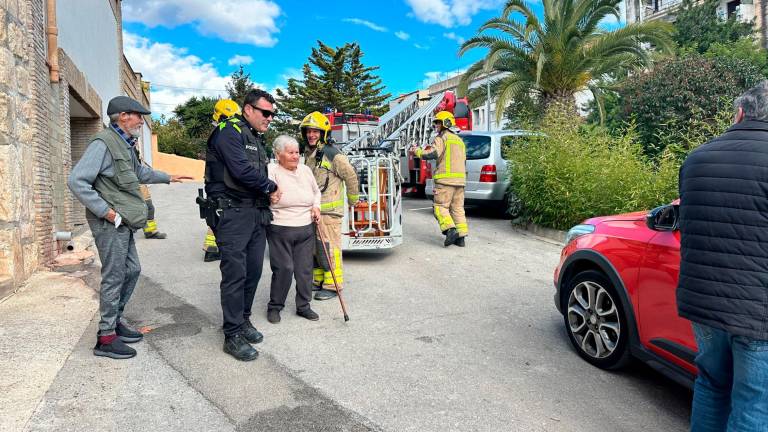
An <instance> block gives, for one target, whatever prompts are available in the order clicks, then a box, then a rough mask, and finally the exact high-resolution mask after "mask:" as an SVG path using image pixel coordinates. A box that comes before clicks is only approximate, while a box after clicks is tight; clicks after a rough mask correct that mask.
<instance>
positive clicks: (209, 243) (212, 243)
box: [203, 234, 216, 248]
mask: <svg viewBox="0 0 768 432" xmlns="http://www.w3.org/2000/svg"><path fill="white" fill-rule="evenodd" d="M203 244H204V245H205V247H206V248H208V247H216V236H214V235H213V234H206V235H205V243H203Z"/></svg>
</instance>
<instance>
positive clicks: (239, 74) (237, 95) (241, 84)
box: [226, 65, 255, 107]
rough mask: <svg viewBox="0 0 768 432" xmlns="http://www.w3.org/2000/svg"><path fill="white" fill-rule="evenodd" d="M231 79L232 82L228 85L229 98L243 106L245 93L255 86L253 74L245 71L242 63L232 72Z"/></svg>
mask: <svg viewBox="0 0 768 432" xmlns="http://www.w3.org/2000/svg"><path fill="white" fill-rule="evenodd" d="M231 80H232V81H231V83H230V84H227V86H226V88H227V93H229V98H230V99H232V100H233V101H235V102H237V104H238V105H240V106H241V107H242V106H243V100H244V99H245V94H246V93H248V92H249V91H251V90H253V89H254V88H255V86H254V85H253V81H251V74H250V73H249V72H245V70H243V66H242V65H241V66H240V68H239V69H238V70H236V71H235V72H233V73H232V76H231Z"/></svg>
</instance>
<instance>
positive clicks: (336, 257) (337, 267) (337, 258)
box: [323, 248, 344, 291]
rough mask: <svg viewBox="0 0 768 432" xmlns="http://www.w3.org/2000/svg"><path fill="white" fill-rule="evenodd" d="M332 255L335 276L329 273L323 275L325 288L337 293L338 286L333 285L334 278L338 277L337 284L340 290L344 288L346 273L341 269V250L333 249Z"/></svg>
mask: <svg viewBox="0 0 768 432" xmlns="http://www.w3.org/2000/svg"><path fill="white" fill-rule="evenodd" d="M329 252H330V251H329ZM331 253H332V254H333V274H331V272H329V271H327V272H324V273H323V288H325V289H330V290H333V291H335V290H336V285H334V283H333V277H334V276H336V283H337V284H338V285H339V288H340V289H341V288H343V287H342V284H343V283H344V271H343V270H342V268H341V250H339V249H338V248H333V249H332V252H331Z"/></svg>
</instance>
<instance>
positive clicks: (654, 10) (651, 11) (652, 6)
mask: <svg viewBox="0 0 768 432" xmlns="http://www.w3.org/2000/svg"><path fill="white" fill-rule="evenodd" d="M681 4H683V0H651V1H649V2H647V3H646V4H645V19H653V18H656V17H658V16H660V15H665V14H666V13H668V12H670V11H671V10H673V9H675V8H677V7H678V6H680V5H681Z"/></svg>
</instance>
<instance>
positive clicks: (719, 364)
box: [691, 323, 768, 432]
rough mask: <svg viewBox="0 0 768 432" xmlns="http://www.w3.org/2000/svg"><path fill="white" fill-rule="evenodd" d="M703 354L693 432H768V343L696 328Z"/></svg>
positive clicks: (695, 325) (700, 355)
mask: <svg viewBox="0 0 768 432" xmlns="http://www.w3.org/2000/svg"><path fill="white" fill-rule="evenodd" d="M693 332H694V334H695V336H696V343H697V344H698V347H699V353H698V355H696V366H697V367H698V368H699V376H698V377H697V378H696V384H695V386H694V393H693V411H692V413H691V432H710V431H711V432H715V431H717V432H724V431H728V432H752V431H768V341H764V340H756V339H752V338H748V337H745V336H735V335H732V334H730V333H728V332H726V331H724V330H719V329H715V328H712V327H709V326H706V325H703V324H698V323H693Z"/></svg>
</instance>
